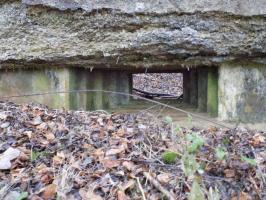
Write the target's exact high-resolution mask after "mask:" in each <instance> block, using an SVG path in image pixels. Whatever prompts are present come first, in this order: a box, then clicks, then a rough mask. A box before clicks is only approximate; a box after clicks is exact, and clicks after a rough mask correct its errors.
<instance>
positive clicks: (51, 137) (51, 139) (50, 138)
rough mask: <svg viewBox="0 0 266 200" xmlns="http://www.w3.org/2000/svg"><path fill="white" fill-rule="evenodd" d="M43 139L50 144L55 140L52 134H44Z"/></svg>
mask: <svg viewBox="0 0 266 200" xmlns="http://www.w3.org/2000/svg"><path fill="white" fill-rule="evenodd" d="M45 137H46V139H47V140H48V141H49V142H51V141H53V140H54V139H55V136H54V134H53V133H46V134H45Z"/></svg>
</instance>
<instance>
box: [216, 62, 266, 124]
mask: <svg viewBox="0 0 266 200" xmlns="http://www.w3.org/2000/svg"><path fill="white" fill-rule="evenodd" d="M265 113H266V68H265V67H259V66H256V65H238V64H224V65H222V66H221V68H220V70H219V118H220V119H222V120H234V121H238V122H266V114H265Z"/></svg>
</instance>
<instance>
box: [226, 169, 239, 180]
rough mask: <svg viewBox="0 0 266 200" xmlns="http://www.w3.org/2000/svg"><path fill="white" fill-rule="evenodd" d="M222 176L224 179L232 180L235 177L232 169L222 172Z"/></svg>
mask: <svg viewBox="0 0 266 200" xmlns="http://www.w3.org/2000/svg"><path fill="white" fill-rule="evenodd" d="M224 174H225V177H226V178H233V177H235V175H236V173H235V170H233V169H226V170H224Z"/></svg>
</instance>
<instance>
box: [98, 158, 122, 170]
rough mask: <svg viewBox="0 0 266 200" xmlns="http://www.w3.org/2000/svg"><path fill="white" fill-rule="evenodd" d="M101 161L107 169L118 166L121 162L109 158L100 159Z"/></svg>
mask: <svg viewBox="0 0 266 200" xmlns="http://www.w3.org/2000/svg"><path fill="white" fill-rule="evenodd" d="M101 163H102V164H103V166H104V167H105V168H108V169H112V168H114V167H118V166H119V165H120V164H121V162H120V161H119V160H110V159H104V160H101Z"/></svg>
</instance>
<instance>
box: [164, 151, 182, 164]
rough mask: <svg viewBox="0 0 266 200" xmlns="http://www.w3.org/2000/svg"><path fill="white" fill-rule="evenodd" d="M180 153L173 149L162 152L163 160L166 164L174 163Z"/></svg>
mask: <svg viewBox="0 0 266 200" xmlns="http://www.w3.org/2000/svg"><path fill="white" fill-rule="evenodd" d="M177 156H178V154H177V153H175V152H172V151H166V152H164V153H163V154H162V159H163V162H164V163H166V164H173V163H174V162H175V161H176V158H177Z"/></svg>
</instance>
